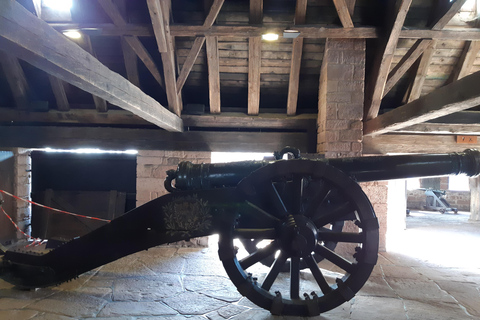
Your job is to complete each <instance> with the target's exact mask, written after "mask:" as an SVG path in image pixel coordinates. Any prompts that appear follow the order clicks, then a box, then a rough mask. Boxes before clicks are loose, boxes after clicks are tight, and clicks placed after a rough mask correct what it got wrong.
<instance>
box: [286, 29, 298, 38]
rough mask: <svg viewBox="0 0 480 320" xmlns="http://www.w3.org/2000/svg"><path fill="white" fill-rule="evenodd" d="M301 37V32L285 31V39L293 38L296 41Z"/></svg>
mask: <svg viewBox="0 0 480 320" xmlns="http://www.w3.org/2000/svg"><path fill="white" fill-rule="evenodd" d="M299 35H300V31H298V30H291V29H286V30H283V37H284V38H293V39H295V38H296V37H298V36H299Z"/></svg>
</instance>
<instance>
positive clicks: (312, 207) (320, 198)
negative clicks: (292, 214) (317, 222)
mask: <svg viewBox="0 0 480 320" xmlns="http://www.w3.org/2000/svg"><path fill="white" fill-rule="evenodd" d="M331 191H332V190H331V189H330V188H329V187H327V186H326V185H325V184H324V185H322V186H321V187H320V188H319V189H318V190H317V192H316V193H315V195H314V196H313V197H312V200H311V201H310V203H309V205H308V209H307V212H306V213H305V215H306V216H307V217H313V216H314V214H315V212H316V210H317V209H318V207H320V206H321V205H322V203H323V202H324V201H325V199H327V197H328V195H329V194H330V192H331Z"/></svg>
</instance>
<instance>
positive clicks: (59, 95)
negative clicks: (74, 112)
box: [48, 74, 70, 111]
mask: <svg viewBox="0 0 480 320" xmlns="http://www.w3.org/2000/svg"><path fill="white" fill-rule="evenodd" d="M48 79H49V81H50V86H51V87H52V91H53V95H54V96H55V101H56V102H57V110H59V111H69V110H70V104H69V103H68V99H67V93H66V92H65V87H64V85H63V81H62V80H60V79H58V78H57V77H54V76H52V75H50V74H49V75H48Z"/></svg>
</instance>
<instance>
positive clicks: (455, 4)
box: [430, 0, 467, 30]
mask: <svg viewBox="0 0 480 320" xmlns="http://www.w3.org/2000/svg"><path fill="white" fill-rule="evenodd" d="M465 2H467V0H455V1H452V0H439V1H437V6H436V8H435V13H434V16H433V18H432V22H431V23H430V25H431V26H432V30H440V29H443V28H444V27H445V26H446V25H447V24H448V22H449V21H450V20H452V18H453V16H454V15H456V14H457V12H458V11H460V9H461V8H462V6H463V5H464V4H465Z"/></svg>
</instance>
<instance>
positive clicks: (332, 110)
mask: <svg viewBox="0 0 480 320" xmlns="http://www.w3.org/2000/svg"><path fill="white" fill-rule="evenodd" d="M326 119H327V120H336V119H338V116H337V104H336V103H327V107H326Z"/></svg>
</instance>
